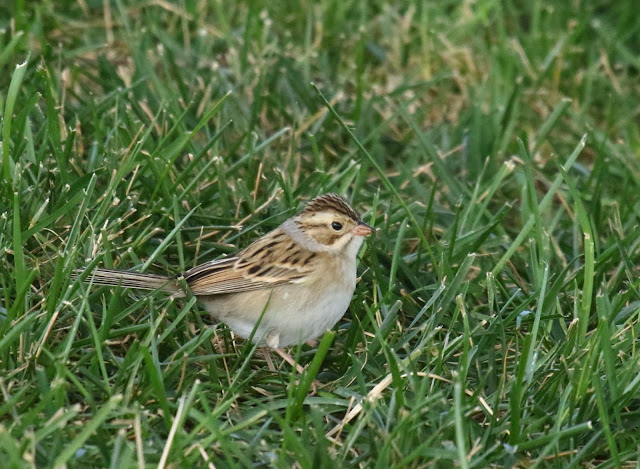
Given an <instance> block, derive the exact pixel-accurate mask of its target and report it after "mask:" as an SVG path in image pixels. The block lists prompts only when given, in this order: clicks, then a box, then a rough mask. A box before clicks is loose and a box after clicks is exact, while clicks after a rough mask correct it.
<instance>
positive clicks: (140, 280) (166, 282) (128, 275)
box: [72, 269, 183, 296]
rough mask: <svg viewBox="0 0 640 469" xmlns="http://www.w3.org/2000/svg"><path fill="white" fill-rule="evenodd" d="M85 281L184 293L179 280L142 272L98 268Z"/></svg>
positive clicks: (75, 274)
mask: <svg viewBox="0 0 640 469" xmlns="http://www.w3.org/2000/svg"><path fill="white" fill-rule="evenodd" d="M81 273H82V271H81V270H76V271H74V272H73V275H72V278H74V279H75V278H78V277H79V276H80V274H81ZM85 282H91V283H93V284H94V285H114V286H117V285H120V286H122V287H126V288H139V289H142V290H162V291H165V292H167V293H171V294H172V295H179V296H181V295H182V294H183V292H182V290H181V289H180V287H179V286H178V282H176V281H175V279H173V278H171V277H164V276H162V275H154V274H140V273H137V272H128V271H125V270H113V269H96V270H94V271H93V272H92V273H91V274H89V275H88V276H87V278H86V279H85Z"/></svg>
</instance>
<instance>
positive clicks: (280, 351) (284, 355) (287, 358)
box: [273, 347, 304, 374]
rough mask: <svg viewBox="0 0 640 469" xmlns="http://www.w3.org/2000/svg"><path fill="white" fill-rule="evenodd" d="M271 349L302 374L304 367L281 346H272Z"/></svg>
mask: <svg viewBox="0 0 640 469" xmlns="http://www.w3.org/2000/svg"><path fill="white" fill-rule="evenodd" d="M273 350H275V352H276V353H277V354H278V355H280V356H281V357H282V359H283V360H284V361H286V362H287V363H288V364H289V365H291V366H292V367H294V368H295V369H296V371H297V372H298V373H299V374H302V373H303V372H304V367H302V366H300V365H299V364H298V363H296V361H295V360H294V359H293V357H292V356H291V355H289V354H288V353H287V352H286V351H285V350H284V349H283V348H280V347H278V348H274V349H273Z"/></svg>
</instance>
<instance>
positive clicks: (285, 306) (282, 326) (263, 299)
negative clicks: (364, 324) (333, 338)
mask: <svg viewBox="0 0 640 469" xmlns="http://www.w3.org/2000/svg"><path fill="white" fill-rule="evenodd" d="M356 241H359V239H358V240H354V243H352V244H357V246H353V248H352V249H351V250H353V251H354V252H353V254H352V253H351V252H350V253H349V254H350V255H349V256H348V257H347V256H340V257H336V258H335V263H332V264H334V265H331V266H330V267H331V268H330V269H327V272H319V273H318V274H317V275H313V276H311V277H310V278H308V279H306V280H305V281H304V283H298V284H288V285H284V286H279V287H276V288H274V289H273V290H258V291H252V292H244V293H235V294H231V295H224V296H210V297H205V298H202V299H201V301H202V302H203V304H204V305H205V307H206V308H207V310H208V311H209V312H210V313H211V314H212V315H213V316H214V317H215V318H216V319H218V320H219V321H222V322H224V323H225V324H227V325H228V326H229V327H230V328H231V329H232V330H233V331H234V332H235V333H236V334H238V335H239V336H241V337H244V338H248V337H250V335H251V333H252V331H253V329H254V328H255V325H256V323H257V322H258V321H260V324H259V326H258V328H257V329H256V333H255V334H254V337H253V341H254V342H262V343H265V342H266V343H267V344H268V345H270V346H272V347H278V346H279V347H285V346H288V345H295V344H299V343H303V342H306V341H309V340H312V339H315V338H317V337H319V336H321V335H322V334H324V333H325V332H326V331H327V330H328V329H331V328H332V327H333V326H334V325H335V324H336V323H337V322H338V321H339V320H340V318H342V316H344V313H345V312H346V311H347V308H348V307H349V303H350V302H351V298H352V296H353V292H354V290H355V285H356V263H355V254H356V253H357V249H355V248H358V249H359V247H360V245H361V244H362V242H361V241H360V242H356ZM350 247H351V246H350ZM351 254H352V256H353V257H351ZM263 312H264V315H263ZM261 316H262V319H260V317H261Z"/></svg>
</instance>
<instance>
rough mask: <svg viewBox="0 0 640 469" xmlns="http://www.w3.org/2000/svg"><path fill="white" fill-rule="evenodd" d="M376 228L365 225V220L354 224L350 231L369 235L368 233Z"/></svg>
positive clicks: (359, 234) (371, 232)
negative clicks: (356, 224)
mask: <svg viewBox="0 0 640 469" xmlns="http://www.w3.org/2000/svg"><path fill="white" fill-rule="evenodd" d="M376 231H378V230H376V229H375V228H374V227H372V226H369V225H367V224H366V223H365V222H363V221H361V222H360V223H358V226H356V227H355V228H354V229H353V231H352V233H353V234H354V235H356V236H369V235H370V234H373V233H375V232H376Z"/></svg>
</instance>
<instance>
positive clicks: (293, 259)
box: [184, 228, 323, 295]
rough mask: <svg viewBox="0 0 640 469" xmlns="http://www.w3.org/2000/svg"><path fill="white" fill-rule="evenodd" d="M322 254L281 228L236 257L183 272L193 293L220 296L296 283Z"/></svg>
mask: <svg viewBox="0 0 640 469" xmlns="http://www.w3.org/2000/svg"><path fill="white" fill-rule="evenodd" d="M322 254H323V253H315V252H311V251H309V250H307V249H304V248H302V247H301V246H300V245H299V244H297V243H295V242H294V241H293V239H291V237H290V236H289V235H288V234H287V233H286V232H285V231H284V230H282V228H277V229H276V230H274V231H272V232H271V233H269V234H267V235H266V236H264V237H262V238H260V239H259V240H257V241H255V242H254V243H253V244H251V245H249V247H247V248H246V249H244V250H243V251H240V252H239V253H238V254H237V255H236V256H234V257H229V258H226V259H220V260H217V261H212V262H207V263H205V264H201V265H199V266H197V267H194V268H193V269H191V270H189V271H188V272H186V273H185V274H184V278H185V280H186V282H187V284H188V285H189V288H190V289H191V291H192V292H193V294H194V295H221V294H225V293H238V292H246V291H252V290H261V289H265V288H273V287H275V286H277V285H284V284H287V283H292V282H299V281H301V280H303V279H304V278H305V277H307V276H308V275H309V274H310V273H311V272H313V271H314V269H315V263H316V262H317V261H318V259H319V256H320V255H322Z"/></svg>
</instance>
